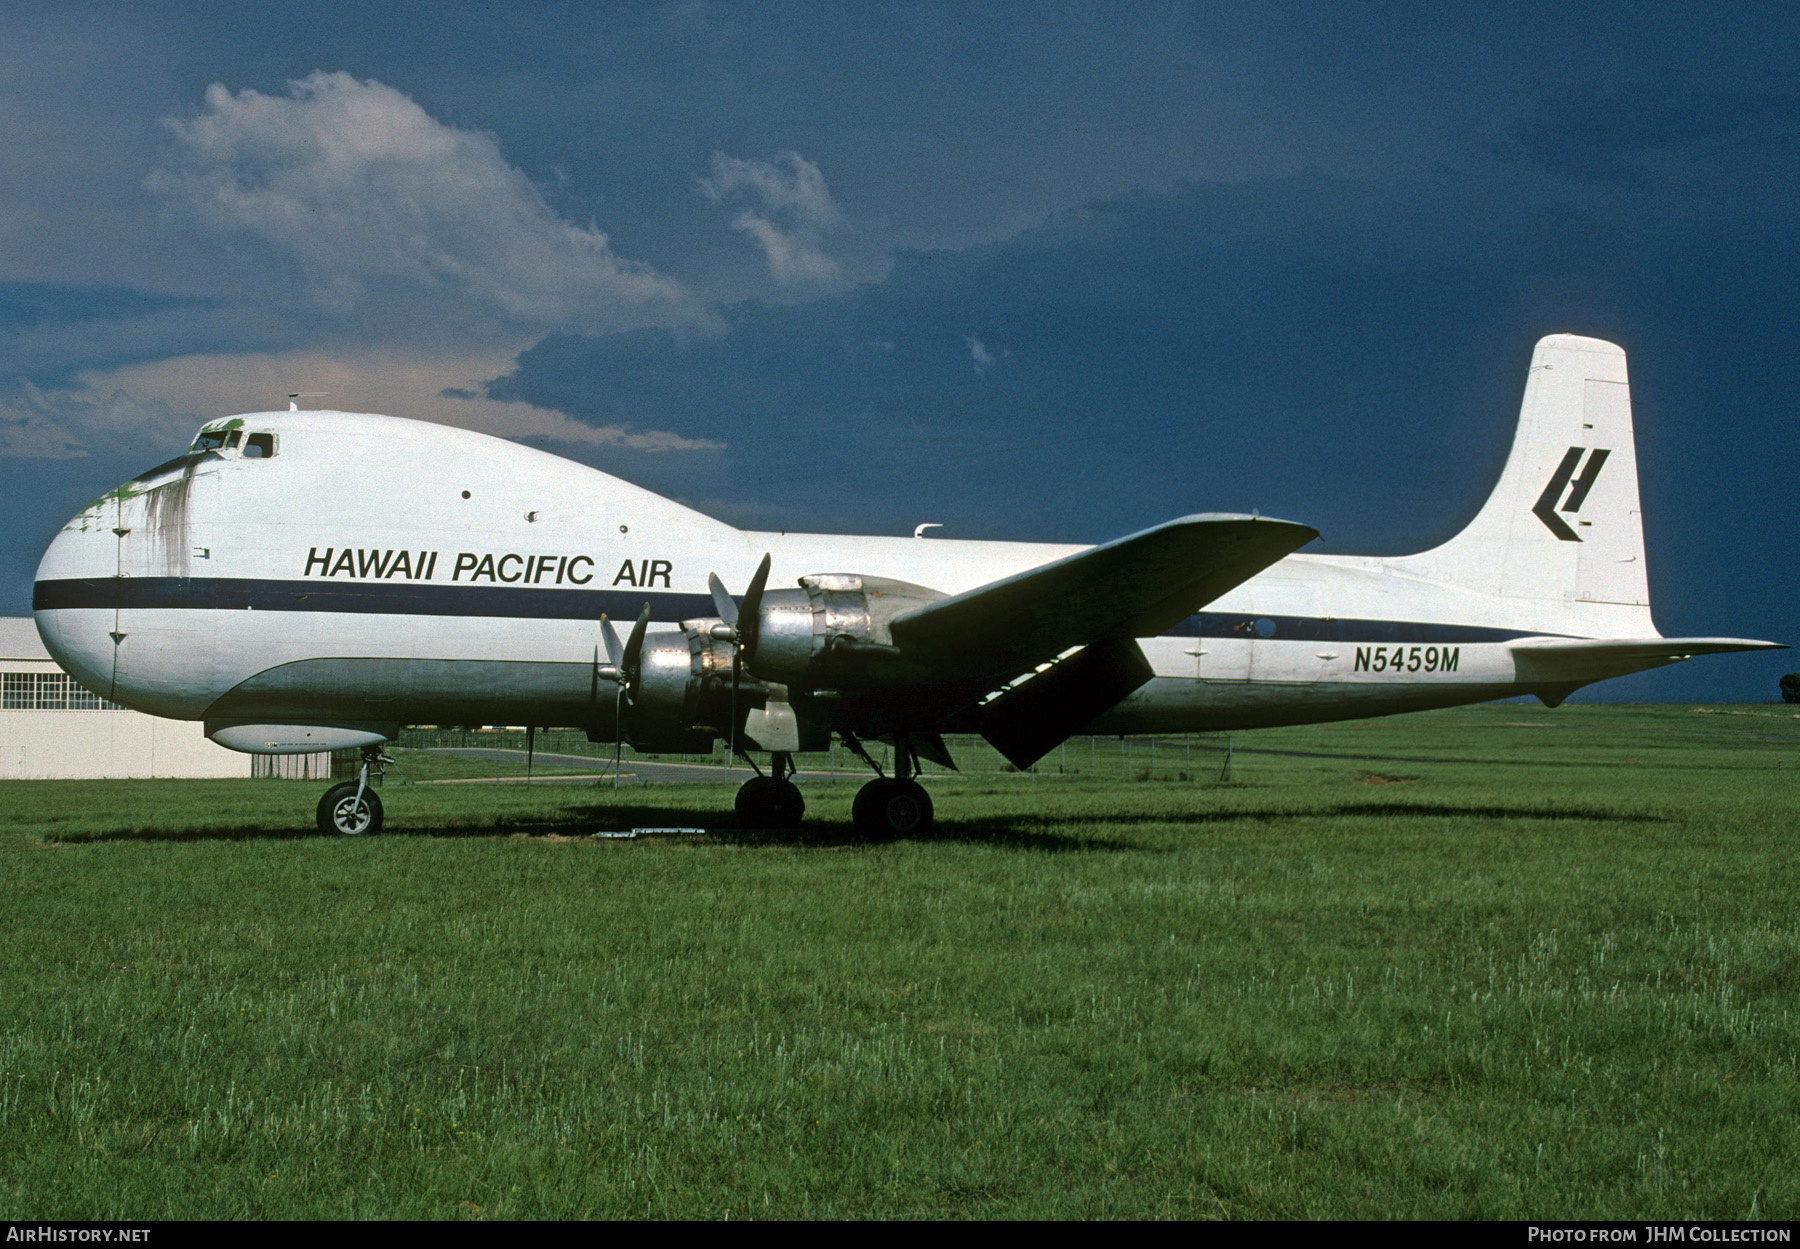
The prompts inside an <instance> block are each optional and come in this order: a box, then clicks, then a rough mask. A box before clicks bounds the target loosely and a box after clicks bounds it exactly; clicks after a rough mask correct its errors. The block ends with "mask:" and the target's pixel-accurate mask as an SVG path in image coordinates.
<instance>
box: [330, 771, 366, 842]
mask: <svg viewBox="0 0 1800 1249" xmlns="http://www.w3.org/2000/svg"><path fill="white" fill-rule="evenodd" d="M319 831H320V832H321V833H337V834H339V835H341V836H345V837H373V836H374V835H375V834H376V833H379V832H380V831H381V796H380V795H379V794H377V793H376V792H375V791H374V790H373V789H365V790H363V795H362V801H361V802H360V803H359V802H357V801H356V782H355V781H346V782H345V783H344V784H342V785H333V786H332V787H331V788H330V789H328V790H326V791H325V796H324V797H323V798H321V799H319Z"/></svg>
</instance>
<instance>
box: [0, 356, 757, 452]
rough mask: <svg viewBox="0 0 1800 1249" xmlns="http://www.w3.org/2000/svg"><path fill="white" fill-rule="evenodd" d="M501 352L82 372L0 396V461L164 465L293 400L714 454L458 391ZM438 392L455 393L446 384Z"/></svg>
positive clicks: (177, 363) (150, 364)
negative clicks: (217, 423) (130, 450)
mask: <svg viewBox="0 0 1800 1249" xmlns="http://www.w3.org/2000/svg"><path fill="white" fill-rule="evenodd" d="M510 362H511V355H510V354H509V353H508V352H507V351H505V350H504V349H495V350H493V351H489V352H485V353H472V354H471V353H445V354H439V355H425V354H421V353H420V352H418V351H416V350H411V351H396V350H389V349H381V348H370V349H365V350H363V351H361V352H358V353H345V352H320V351H290V352H246V353H239V354H196V355H185V356H176V357H173V358H171V359H166V360H152V361H143V362H138V363H134V364H126V365H122V366H119V367H117V368H112V369H96V370H89V371H86V372H83V373H81V374H79V375H78V377H77V378H76V379H75V380H74V381H73V382H72V384H70V385H69V386H67V387H65V388H62V389H59V390H54V391H45V390H40V389H39V388H38V387H36V386H34V385H32V384H31V382H29V381H27V380H24V379H20V380H19V381H17V382H16V383H15V384H14V385H13V386H12V387H10V388H8V389H6V390H5V391H0V457H7V456H11V457H18V458H35V459H66V458H73V457H78V456H86V455H89V454H92V453H94V452H95V451H97V450H98V449H100V448H101V447H103V446H105V445H108V444H111V443H116V442H117V441H118V440H119V439H121V438H127V439H129V440H131V441H133V442H135V443H137V444H139V445H141V446H142V447H143V448H144V450H145V454H147V455H150V456H161V455H164V454H172V453H173V452H174V451H175V450H176V449H178V448H179V447H181V446H185V445H186V444H187V441H188V437H189V435H191V434H192V433H193V431H194V430H195V429H196V428H197V427H198V426H199V425H201V424H202V423H203V422H205V421H207V420H211V419H213V418H215V417H219V416H225V415H229V414H234V413H240V412H258V411H269V410H279V409H281V408H283V407H285V406H286V403H287V399H286V397H287V395H288V394H290V393H293V392H296V391H303V392H308V393H309V394H312V395H315V396H316V397H312V398H309V399H307V400H306V401H305V402H306V406H308V407H317V408H335V409H338V410H340V411H346V412H380V413H383V414H386V415H389V416H404V417H411V418H413V419H415V420H424V421H433V422H436V423H438V424H442V425H454V426H457V427H459V428H462V429H473V430H478V431H480V432H482V433H487V434H494V435H496V436H498V437H502V438H510V439H514V440H517V441H521V442H531V443H534V444H555V446H556V447H558V448H584V447H585V448H599V449H602V450H605V449H612V450H622V451H630V452H634V453H640V454H643V455H649V456H658V455H665V454H668V453H674V452H716V451H720V450H723V449H724V446H725V444H724V443H722V442H719V441H718V440H716V439H712V438H704V437H688V436H685V435H682V434H678V433H674V432H671V431H669V430H666V429H657V428H647V427H644V426H643V425H640V424H636V423H632V422H628V421H617V422H611V423H607V424H593V423H589V422H582V421H572V420H570V419H569V418H568V417H567V416H565V415H564V414H563V413H562V412H559V411H557V410H555V409H553V408H547V407H541V406H539V405H537V404H534V403H530V402H526V401H522V400H494V399H489V398H487V397H486V396H485V395H484V394H482V393H479V392H478V391H476V390H472V389H470V388H469V387H468V385H467V383H469V382H471V381H472V380H473V379H475V378H477V377H479V376H481V375H482V374H484V373H492V372H494V371H496V370H498V369H500V368H503V367H506V366H507V365H508V364H510ZM446 382H456V383H462V384H456V385H446V384H445V383H446Z"/></svg>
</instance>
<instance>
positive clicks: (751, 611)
mask: <svg viewBox="0 0 1800 1249" xmlns="http://www.w3.org/2000/svg"><path fill="white" fill-rule="evenodd" d="M772 559H773V556H771V555H764V556H763V557H762V563H760V564H758V565H757V566H756V575H755V576H754V577H751V578H750V586H749V588H748V589H746V590H745V591H744V606H743V608H742V610H741V612H740V613H739V616H738V620H739V624H738V642H737V648H738V652H739V653H740V654H742V655H743V656H744V657H745V660H746V662H747V661H748V660H750V659H751V658H754V656H755V654H756V627H757V624H758V621H759V614H760V612H761V611H762V596H763V589H764V588H765V587H766V586H767V585H768V584H769V564H770V562H771V560H772Z"/></svg>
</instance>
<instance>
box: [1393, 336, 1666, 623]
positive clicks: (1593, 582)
mask: <svg viewBox="0 0 1800 1249" xmlns="http://www.w3.org/2000/svg"><path fill="white" fill-rule="evenodd" d="M1389 565H1390V566H1391V567H1393V568H1394V569H1395V570H1396V571H1402V572H1406V573H1409V574H1412V575H1415V576H1422V577H1427V578H1429V579H1431V580H1433V581H1443V582H1448V583H1451V584H1454V585H1456V586H1459V587H1461V588H1464V589H1469V590H1475V591H1478V592H1480V593H1483V594H1489V595H1493V596H1495V597H1497V598H1503V599H1529V600H1535V601H1537V602H1539V603H1542V602H1544V601H1547V600H1548V601H1558V602H1562V603H1565V604H1567V605H1568V610H1569V614H1570V616H1571V619H1572V621H1573V620H1575V619H1579V618H1580V617H1582V616H1584V615H1586V614H1589V613H1588V612H1585V611H1584V610H1583V608H1582V607H1581V606H1580V604H1584V603H1592V604H1606V605H1610V606H1609V607H1607V608H1605V609H1603V610H1604V611H1605V614H1606V615H1607V616H1608V617H1609V618H1612V619H1614V620H1616V619H1617V614H1618V612H1619V610H1620V608H1621V607H1623V608H1627V609H1629V608H1632V607H1636V608H1640V609H1642V615H1643V626H1644V628H1645V630H1647V631H1649V632H1650V633H1651V634H1652V635H1654V630H1653V628H1652V627H1651V625H1650V612H1649V607H1650V594H1649V588H1648V582H1647V581H1646V578H1645V575H1644V530H1643V523H1642V520H1641V516H1640V511H1639V505H1638V479H1637V452H1636V448H1635V446H1634V444H1633V441H1632V433H1631V389H1630V386H1629V384H1628V382H1627V379H1626V375H1625V353H1624V351H1622V350H1621V349H1620V348H1618V347H1616V346H1614V345H1613V344H1612V343H1607V342H1601V341H1600V340H1599V339H1597V338H1581V337H1578V336H1576V335H1574V334H1553V335H1551V336H1550V337H1548V338H1545V339H1541V340H1540V341H1539V342H1538V345H1537V350H1536V351H1534V352H1533V353H1532V356H1531V372H1530V374H1529V375H1528V377H1527V379H1526V382H1525V401H1524V403H1523V404H1522V405H1521V407H1520V409H1519V428H1518V432H1517V434H1516V435H1515V436H1514V438H1513V447H1512V454H1511V455H1509V456H1508V457H1507V460H1506V468H1505V470H1504V471H1503V472H1502V473H1501V475H1500V484H1499V485H1497V486H1496V487H1494V492H1493V494H1491V495H1489V496H1488V501H1487V503H1486V504H1485V505H1483V507H1482V509H1481V511H1480V512H1479V513H1478V514H1477V515H1476V517H1475V519H1474V520H1473V521H1471V522H1470V523H1469V525H1468V527H1467V528H1465V529H1464V530H1463V531H1462V532H1461V533H1459V534H1457V535H1456V536H1455V537H1454V538H1452V539H1451V540H1450V541H1448V542H1446V543H1445V544H1444V545H1442V546H1440V547H1435V548H1433V549H1432V550H1429V551H1425V552H1423V553H1422V554H1419V555H1412V556H1407V557H1405V558H1403V559H1396V560H1391V561H1389ZM1533 614H1536V613H1533Z"/></svg>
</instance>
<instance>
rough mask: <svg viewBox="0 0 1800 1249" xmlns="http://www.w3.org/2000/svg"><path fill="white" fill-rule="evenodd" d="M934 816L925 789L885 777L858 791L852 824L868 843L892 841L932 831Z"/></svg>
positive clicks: (851, 809) (853, 807)
mask: <svg viewBox="0 0 1800 1249" xmlns="http://www.w3.org/2000/svg"><path fill="white" fill-rule="evenodd" d="M931 814H932V813H931V795H930V794H928V793H926V792H925V787H924V786H923V785H921V784H919V783H918V782H917V781H899V780H895V779H894V778H893V777H890V776H884V777H880V778H878V779H876V780H873V781H870V782H869V783H868V784H867V785H864V786H863V787H862V788H861V789H860V790H858V791H857V793H856V801H855V802H853V803H852V804H851V806H850V823H851V825H852V826H853V827H854V828H855V829H856V833H857V836H859V837H862V838H864V839H865V840H868V841H892V840H893V839H894V838H896V837H910V836H912V835H913V834H914V833H922V832H924V831H925V830H926V829H928V828H930V827H931Z"/></svg>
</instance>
